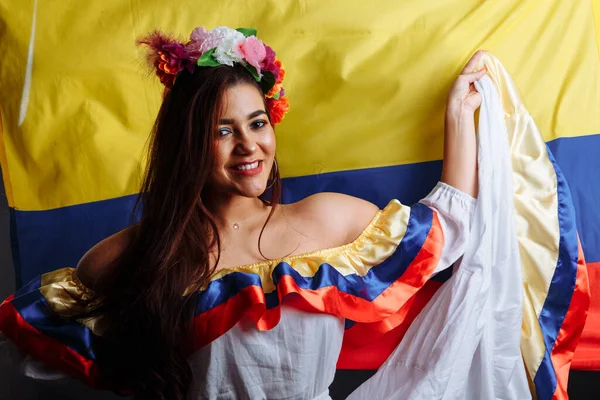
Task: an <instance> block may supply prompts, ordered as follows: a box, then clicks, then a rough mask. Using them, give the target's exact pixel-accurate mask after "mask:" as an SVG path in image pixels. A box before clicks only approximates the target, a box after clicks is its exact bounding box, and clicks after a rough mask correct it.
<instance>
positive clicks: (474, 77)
mask: <svg viewBox="0 0 600 400" xmlns="http://www.w3.org/2000/svg"><path fill="white" fill-rule="evenodd" d="M486 72H487V68H485V67H483V68H481V69H480V70H479V71H477V72H471V73H470V74H462V75H461V76H460V77H461V79H463V80H465V81H467V82H469V83H473V82H475V81H478V80H479V79H481V78H483V76H484V75H485V74H486Z"/></svg>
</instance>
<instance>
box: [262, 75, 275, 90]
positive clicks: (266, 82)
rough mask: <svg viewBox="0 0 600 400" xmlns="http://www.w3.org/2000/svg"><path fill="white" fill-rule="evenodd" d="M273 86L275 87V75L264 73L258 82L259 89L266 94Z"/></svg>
mask: <svg viewBox="0 0 600 400" xmlns="http://www.w3.org/2000/svg"><path fill="white" fill-rule="evenodd" d="M273 86H275V75H273V73H272V72H271V71H264V72H263V77H262V80H261V81H260V87H261V88H262V90H263V92H264V93H265V94H267V93H269V91H270V90H271V88H272V87H273Z"/></svg>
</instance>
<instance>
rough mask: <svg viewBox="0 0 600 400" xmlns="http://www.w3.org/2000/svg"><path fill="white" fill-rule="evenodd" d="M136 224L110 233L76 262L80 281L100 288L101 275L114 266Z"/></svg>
mask: <svg viewBox="0 0 600 400" xmlns="http://www.w3.org/2000/svg"><path fill="white" fill-rule="evenodd" d="M137 228H138V224H134V225H131V226H129V227H127V228H125V229H123V230H121V231H119V232H117V233H115V234H114V235H111V236H109V237H107V238H105V239H103V240H101V241H100V242H98V243H96V244H95V245H94V247H92V248H91V249H89V250H88V251H87V252H86V253H85V254H84V255H83V257H81V260H79V263H78V264H77V270H76V274H77V277H78V278H79V280H81V282H82V283H83V284H84V285H85V286H87V287H89V288H91V289H94V290H96V291H98V289H101V281H102V277H103V276H104V275H105V274H106V272H108V271H110V270H111V269H112V268H114V267H115V266H116V265H117V264H118V261H119V258H120V256H121V255H122V254H123V252H124V251H125V249H127V247H128V246H129V244H130V243H131V241H132V239H133V236H134V235H135V233H136V232H137Z"/></svg>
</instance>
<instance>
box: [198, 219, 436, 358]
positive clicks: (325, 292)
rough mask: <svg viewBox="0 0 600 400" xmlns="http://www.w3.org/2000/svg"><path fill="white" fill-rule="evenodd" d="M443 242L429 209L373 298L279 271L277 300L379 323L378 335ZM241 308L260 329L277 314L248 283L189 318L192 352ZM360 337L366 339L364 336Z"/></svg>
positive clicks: (430, 267)
mask: <svg viewBox="0 0 600 400" xmlns="http://www.w3.org/2000/svg"><path fill="white" fill-rule="evenodd" d="M442 246H443V233H442V228H441V225H440V222H439V219H438V217H437V214H436V213H435V212H434V214H433V220H432V226H431V229H430V230H429V233H428V235H427V238H426V239H425V242H424V243H423V246H422V247H421V249H420V250H419V252H418V253H417V256H416V257H415V259H414V260H413V262H412V263H411V264H410V266H409V267H408V268H407V270H406V271H405V272H404V274H402V276H401V277H400V278H399V279H398V280H397V281H395V282H394V283H392V284H391V285H390V286H389V287H388V288H387V289H386V290H384V291H383V293H381V295H379V296H378V297H377V298H376V299H375V300H373V301H372V302H371V301H368V300H365V299H362V298H358V297H355V296H353V295H351V294H348V293H345V292H341V291H340V290H339V289H338V288H337V287H335V286H330V287H325V288H321V289H318V290H307V289H302V288H300V287H298V285H297V284H296V281H294V278H293V277H291V276H283V277H281V279H280V280H279V282H278V283H277V293H278V296H279V299H280V303H281V301H282V299H283V298H284V297H286V302H288V301H293V302H294V306H296V307H298V308H301V309H304V310H306V311H311V312H324V313H328V314H333V315H338V316H342V317H344V318H348V319H351V320H353V321H358V322H367V323H378V322H380V323H379V324H375V325H373V327H374V328H376V330H377V331H379V332H380V334H383V333H385V332H388V331H390V330H392V329H394V328H395V327H397V326H398V324H400V323H401V322H402V320H403V319H402V318H399V317H398V316H396V317H394V314H396V313H401V312H402V311H401V308H402V307H403V306H404V304H405V303H406V302H407V301H409V300H410V299H411V298H412V297H413V295H414V294H415V293H416V292H417V291H418V290H419V289H420V288H421V287H423V285H425V284H426V283H427V281H428V280H429V278H430V277H431V274H432V273H433V271H434V270H435V267H436V266H437V264H438V262H439V257H440V255H441V252H442ZM374 268H377V267H374ZM294 294H295V295H294ZM290 295H292V297H290ZM246 313H247V315H248V316H250V317H251V318H252V319H253V320H254V321H255V322H256V326H257V328H258V329H260V330H268V329H271V328H273V327H274V326H275V325H277V323H278V322H279V318H280V309H279V306H278V307H275V308H273V309H270V310H267V309H266V305H265V295H264V292H263V290H262V288H261V287H257V286H249V287H247V288H244V289H243V290H241V291H240V292H238V293H237V294H236V295H235V296H233V297H232V298H230V299H229V300H227V301H226V302H224V303H222V304H220V305H219V306H217V307H214V308H212V309H210V310H208V311H206V312H204V313H202V314H200V315H198V316H196V317H195V318H194V321H193V324H194V331H195V335H194V343H192V349H191V350H192V351H194V350H196V349H198V348H200V347H202V346H204V345H206V344H208V343H210V342H212V341H213V340H215V339H217V338H218V337H220V336H221V335H223V334H224V333H226V332H227V331H228V330H229V329H231V328H232V327H233V326H234V325H235V324H236V323H237V322H238V321H239V320H240V318H242V316H243V315H245V314H246ZM363 339H364V341H365V342H366V341H367V340H368V341H369V342H370V338H368V337H365V338H363ZM365 344H367V343H365Z"/></svg>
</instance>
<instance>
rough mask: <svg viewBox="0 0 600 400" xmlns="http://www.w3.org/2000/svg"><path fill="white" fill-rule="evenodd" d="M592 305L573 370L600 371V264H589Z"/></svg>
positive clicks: (572, 366) (576, 351)
mask: <svg viewBox="0 0 600 400" xmlns="http://www.w3.org/2000/svg"><path fill="white" fill-rule="evenodd" d="M587 272H588V279H589V284H590V293H591V297H592V298H591V303H590V309H589V310H588V318H587V321H586V323H585V327H584V328H583V333H582V334H581V339H580V341H579V344H578V345H577V348H576V349H575V357H574V358H573V363H572V364H571V368H572V369H585V370H600V262H594V263H587Z"/></svg>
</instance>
